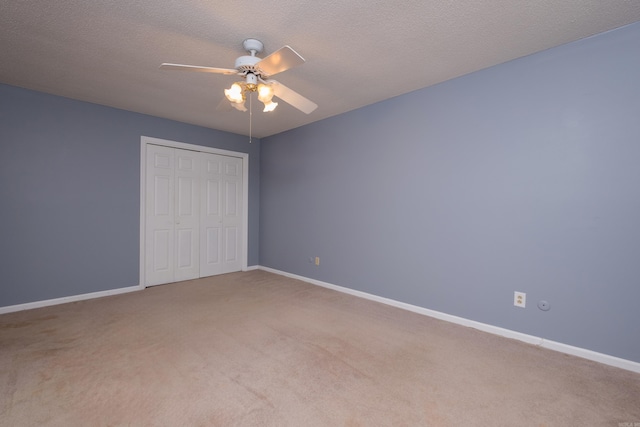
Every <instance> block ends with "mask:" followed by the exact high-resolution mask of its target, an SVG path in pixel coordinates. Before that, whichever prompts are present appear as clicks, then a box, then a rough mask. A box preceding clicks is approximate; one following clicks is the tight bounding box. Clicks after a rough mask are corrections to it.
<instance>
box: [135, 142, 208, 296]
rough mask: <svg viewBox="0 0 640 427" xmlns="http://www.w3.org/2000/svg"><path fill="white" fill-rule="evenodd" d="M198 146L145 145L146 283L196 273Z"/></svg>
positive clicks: (198, 230)
mask: <svg viewBox="0 0 640 427" xmlns="http://www.w3.org/2000/svg"><path fill="white" fill-rule="evenodd" d="M198 154H199V153H198V152H195V151H189V150H181V149H177V148H169V147H162V146H156V145H148V146H147V159H146V162H147V163H146V183H145V185H146V187H145V199H146V200H145V215H146V219H145V282H146V283H145V284H146V285H148V286H149V285H159V284H164V283H171V282H175V281H179V280H188V279H195V278H197V277H199V275H200V268H199V261H200V256H199V248H200V241H199V240H200V220H199V216H200V204H199V197H200V186H199V184H200V168H199V158H198Z"/></svg>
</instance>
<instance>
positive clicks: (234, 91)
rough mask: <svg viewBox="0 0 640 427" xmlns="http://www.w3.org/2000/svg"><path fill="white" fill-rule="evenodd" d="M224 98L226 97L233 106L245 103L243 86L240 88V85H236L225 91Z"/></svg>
mask: <svg viewBox="0 0 640 427" xmlns="http://www.w3.org/2000/svg"><path fill="white" fill-rule="evenodd" d="M224 96H226V97H227V99H228V100H229V101H231V102H232V103H233V104H239V103H244V94H243V90H242V86H240V85H239V84H238V83H234V84H232V85H231V87H230V88H229V89H225V90H224Z"/></svg>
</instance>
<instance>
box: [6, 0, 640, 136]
mask: <svg viewBox="0 0 640 427" xmlns="http://www.w3.org/2000/svg"><path fill="white" fill-rule="evenodd" d="M635 21H640V1H638V0H629V1H625V0H615V1H602V0H542V1H521V0H470V1H464V2H455V1H449V0H419V1H412V0H407V1H404V2H372V1H371V0H349V1H338V0H331V1H317V0H313V1H311V0H279V1H259V2H258V1H237V0H234V1H215V0H213V1H212V0H208V1H205V0H136V1H131V0H102V1H86V0H56V1H50V0H31V1H3V2H2V3H1V4H0V58H1V59H0V82H2V83H7V84H10V85H15V86H21V87H25V88H30V89H35V90H39V91H43V92H48V93H53V94H57V95H62V96H66V97H69V98H74V99H79V100H83V101H89V102H93V103H97V104H103V105H108V106H113V107H117V108H122V109H125V110H131V111H136V112H140V113H145V114H151V115H154V116H159V117H165V118H169V119H174V120H179V121H182V122H186V123H193V124H197V125H201V126H206V127H210V128H215V129H221V130H225V131H229V132H234V133H239V134H245V135H247V134H248V133H249V115H248V113H241V112H239V111H235V110H233V111H230V112H218V111H216V106H217V105H218V102H219V101H220V100H221V98H222V96H223V89H224V88H225V87H228V86H229V85H230V84H231V83H232V82H233V81H235V80H236V78H235V77H233V76H223V75H213V74H205V73H189V72H180V71H165V70H159V69H158V65H160V63H162V62H174V63H183V64H192V65H203V66H213V67H221V68H233V66H234V61H235V59H236V57H238V56H240V55H243V54H245V52H244V51H243V49H242V41H243V40H244V39H245V38H248V37H254V38H258V39H260V40H261V41H262V42H264V45H265V54H269V53H271V52H273V51H274V50H276V49H278V48H280V47H281V46H283V45H290V46H291V47H293V48H294V49H295V50H296V51H297V52H299V53H300V54H301V55H302V56H303V57H304V58H305V59H306V60H307V62H306V64H304V65H302V66H300V67H297V68H294V69H291V70H289V71H286V72H284V73H282V74H279V75H278V76H277V79H278V81H280V82H281V83H283V84H285V85H287V86H289V87H290V88H291V89H294V90H296V91H298V92H299V93H301V94H302V95H304V96H306V97H307V98H309V99H311V100H312V101H314V102H316V103H317V104H318V105H319V107H318V109H317V110H316V111H314V112H313V113H311V114H310V115H306V114H304V113H302V112H300V111H298V110H296V109H294V108H293V107H290V106H288V105H287V104H285V103H284V102H280V105H279V106H278V108H277V109H276V110H275V111H274V112H272V113H263V112H262V111H261V109H259V108H256V109H255V110H254V114H253V135H254V136H256V137H264V136H269V135H273V134H276V133H279V132H282V131H285V130H288V129H292V128H295V127H298V126H301V125H304V124H307V123H310V122H314V121H317V120H321V119H323V118H326V117H330V116H334V115H336V114H340V113H343V112H346V111H349V110H353V109H356V108H359V107H362V106H365V105H368V104H372V103H374V102H377V101H381V100H383V99H387V98H391V97H394V96H397V95H401V94H403V93H407V92H410V91H413V90H416V89H419V88H423V87H426V86H430V85H433V84H436V83H439V82H442V81H445V80H448V79H451V78H454V77H457V76H460V75H463V74H467V73H470V72H473V71H476V70H479V69H482V68H486V67H489V66H492V65H496V64H499V63H502V62H506V61H509V60H511V59H515V58H518V57H522V56H525V55H528V54H531V53H534V52H538V51H541V50H544V49H548V48H551V47H554V46H558V45H560V44H564V43H567V42H571V41H574V40H577V39H580V38H584V37H587V36H590V35H593V34H596V33H600V32H603V31H607V30H610V29H613V28H617V27H620V26H623V25H626V24H629V23H632V22H635ZM254 105H256V104H255V103H254Z"/></svg>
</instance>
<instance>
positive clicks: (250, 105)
mask: <svg viewBox="0 0 640 427" xmlns="http://www.w3.org/2000/svg"><path fill="white" fill-rule="evenodd" d="M252 119H253V97H252V96H251V92H249V144H251V120H252Z"/></svg>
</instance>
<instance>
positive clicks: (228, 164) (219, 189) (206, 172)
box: [200, 153, 243, 277]
mask: <svg viewBox="0 0 640 427" xmlns="http://www.w3.org/2000/svg"><path fill="white" fill-rule="evenodd" d="M202 156H203V171H202V177H203V180H202V204H201V216H200V224H201V235H200V276H201V277H205V276H212V275H215V274H222V273H229V272H232V271H240V270H241V269H242V257H241V254H242V250H243V244H242V242H243V236H242V159H240V158H236V157H229V156H222V155H217V154H209V153H202Z"/></svg>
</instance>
